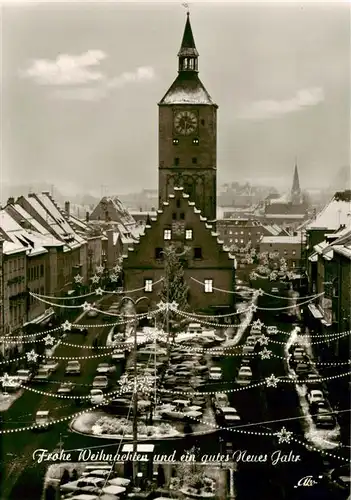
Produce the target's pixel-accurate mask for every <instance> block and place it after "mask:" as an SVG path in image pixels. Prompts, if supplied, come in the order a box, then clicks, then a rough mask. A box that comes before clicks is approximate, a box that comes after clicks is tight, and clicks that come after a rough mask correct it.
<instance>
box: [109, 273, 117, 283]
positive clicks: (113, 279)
mask: <svg viewBox="0 0 351 500" xmlns="http://www.w3.org/2000/svg"><path fill="white" fill-rule="evenodd" d="M110 280H111V281H112V283H115V282H116V281H118V276H117V274H115V273H112V274H111V275H110Z"/></svg>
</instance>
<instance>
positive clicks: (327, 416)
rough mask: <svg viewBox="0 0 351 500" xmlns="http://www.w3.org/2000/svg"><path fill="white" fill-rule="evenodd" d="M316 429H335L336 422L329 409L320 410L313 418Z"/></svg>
mask: <svg viewBox="0 0 351 500" xmlns="http://www.w3.org/2000/svg"><path fill="white" fill-rule="evenodd" d="M313 419H314V421H315V424H316V427H318V428H321V429H334V427H335V425H336V420H335V417H334V415H333V413H331V412H330V411H329V410H328V409H326V408H319V410H318V412H317V414H316V415H315V416H314V417H313Z"/></svg>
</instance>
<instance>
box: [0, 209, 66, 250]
mask: <svg viewBox="0 0 351 500" xmlns="http://www.w3.org/2000/svg"><path fill="white" fill-rule="evenodd" d="M0 227H1V229H2V230H3V231H4V232H5V233H6V235H7V236H8V238H10V239H11V241H12V242H13V243H14V244H15V245H17V244H19V245H21V246H22V247H23V248H24V249H26V250H27V253H28V255H29V256H33V255H39V254H40V253H46V252H47V250H46V248H45V247H51V246H56V247H57V246H62V245H63V243H62V242H61V241H59V240H58V239H56V238H54V237H53V236H52V235H51V234H46V235H44V234H41V233H38V232H34V231H31V230H29V229H23V228H22V226H20V224H18V223H17V222H16V221H15V219H13V218H12V217H11V215H10V214H9V213H8V212H6V210H1V212H0Z"/></svg>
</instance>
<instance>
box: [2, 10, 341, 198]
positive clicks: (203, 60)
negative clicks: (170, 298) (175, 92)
mask: <svg viewBox="0 0 351 500" xmlns="http://www.w3.org/2000/svg"><path fill="white" fill-rule="evenodd" d="M190 9H191V23H192V28H193V33H194V37H195V42H196V45H197V49H198V51H199V53H200V58H199V71H200V72H199V76H200V78H201V80H202V82H203V83H204V85H205V86H206V88H207V90H208V91H209V93H210V94H211V96H212V98H213V99H214V100H215V102H217V104H218V105H219V110H218V164H217V168H218V182H219V183H223V182H232V181H244V180H246V179H249V180H252V181H253V180H256V182H258V183H261V182H262V183H270V184H273V185H275V186H277V187H283V186H287V185H290V184H291V181H292V174H293V167H294V162H295V156H297V158H298V164H299V171H300V180H301V184H302V186H306V187H307V186H309V187H311V186H315V187H319V186H321V187H323V186H325V185H327V184H328V182H329V181H330V180H331V179H332V177H333V175H334V173H335V171H336V170H337V169H338V168H339V167H342V166H345V165H349V163H350V162H349V152H350V140H349V137H350V123H349V122H350V99H349V92H350V78H349V77H350V20H349V12H348V11H349V5H348V4H347V3H343V4H341V3H340V4H338V3H335V2H333V3H320V4H316V3H314V4H297V3H295V4H286V3H284V4H283V5H282V3H280V4H277V3H274V4H268V3H267V4H264V3H261V4H246V5H244V4H237V3H225V4H221V3H192V4H191V6H190ZM185 17H186V16H185V9H184V8H183V7H182V6H181V3H179V4H177V3H171V4H170V3H165V2H162V3H146V2H145V3H142V4H140V3H139V4H137V3H118V4H115V3H110V2H108V3H99V4H93V3H84V2H80V3H73V2H70V3H48V2H46V3H41V4H37V5H33V4H32V3H30V2H28V3H25V4H23V5H22V4H21V5H20V4H16V3H14V4H12V5H10V4H8V5H3V7H2V82H1V83H2V181H3V182H4V183H14V184H22V183H26V184H27V183H28V184H30V183H35V182H37V181H43V180H45V181H47V182H48V183H50V184H54V185H55V186H56V187H57V188H58V189H60V190H62V191H63V192H65V193H67V194H70V193H72V194H73V193H77V192H84V191H89V192H94V191H95V193H96V194H99V193H100V192H101V188H100V186H101V185H105V186H108V188H107V189H108V192H109V193H110V194H112V193H125V192H128V191H135V190H136V191H137V190H140V189H142V188H156V187H157V165H158V158H157V157H158V150H157V149H158V143H157V131H158V121H157V120H158V107H157V102H158V101H159V100H160V99H161V98H162V96H163V94H164V93H165V91H166V90H167V89H168V87H169V86H170V85H171V83H172V82H173V80H174V78H175V77H176V75H177V52H178V50H179V46H180V42H181V38H182V35H183V29H184V23H185Z"/></svg>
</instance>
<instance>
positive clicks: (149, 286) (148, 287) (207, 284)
mask: <svg viewBox="0 0 351 500" xmlns="http://www.w3.org/2000/svg"><path fill="white" fill-rule="evenodd" d="M152 290H153V280H152V279H151V278H146V279H145V280H144V291H145V292H149V293H151V292H152ZM204 292H205V293H212V292H213V280H212V279H205V280H204Z"/></svg>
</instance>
